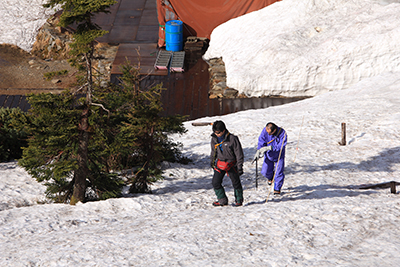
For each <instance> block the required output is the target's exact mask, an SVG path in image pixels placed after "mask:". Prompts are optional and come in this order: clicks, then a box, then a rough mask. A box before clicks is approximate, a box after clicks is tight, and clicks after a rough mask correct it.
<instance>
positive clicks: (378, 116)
mask: <svg viewBox="0 0 400 267" xmlns="http://www.w3.org/2000/svg"><path fill="white" fill-rule="evenodd" d="M286 1H289V0H284V1H282V3H285V2H286ZM24 2H26V3H28V1H19V4H23V3H24ZM300 2H304V3H309V4H311V3H317V4H322V3H329V2H332V1H300ZM300 2H299V3H300ZM348 2H349V3H352V2H354V1H348ZM4 3H9V4H10V6H11V5H13V4H15V3H16V2H15V1H7V0H6V1H4V0H3V1H1V2H0V7H1V8H0V11H2V10H4V7H5V5H4ZM363 3H365V5H368V4H367V2H365V1H364V2H363ZM391 6H392V8H398V7H397V4H392V5H391ZM26 7H27V8H28V7H29V8H32V10H35V8H34V7H33V6H32V5H27V6H26ZM6 8H7V7H6ZM376 8H378V6H376ZM378 9H379V8H378ZM371 11H373V10H371ZM389 13H390V12H388V15H387V17H388V18H390V17H391V16H395V15H394V14H389ZM260 14H261V13H260ZM338 14H340V13H338ZM286 15H287V16H288V17H287V18H286ZM280 19H281V21H282V22H284V21H286V19H288V20H289V19H290V17H289V14H287V13H282V14H281V15H280ZM341 19H343V20H346V19H347V18H341ZM265 20H266V21H267V20H268V18H265ZM338 20H339V18H338ZM328 21H329V20H327V22H328ZM376 21H377V22H378V21H379V20H376ZM379 22H380V23H379V24H386V25H388V27H392V26H390V25H389V24H391V23H394V21H393V20H390V19H389V20H386V16H382V17H381V20H380V21H379ZM266 23H267V22H266ZM396 23H397V22H396ZM24 25H25V24H24ZM392 28H393V27H392ZM1 30H2V32H1V33H2V35H0V42H1V41H2V40H4V39H3V37H2V36H4V35H3V33H4V28H3V29H1ZM26 32H28V31H26ZM243 34H244V33H243ZM16 36H18V35H16ZM14 38H16V39H18V38H17V37H14ZM242 38H243V39H246V38H247V37H246V36H245V35H243V37H242ZM11 39H12V38H11ZM16 39H15V40H14V41H17V40H16ZM19 41H21V42H22V43H25V41H22V40H19ZM293 41H294V42H295V41H296V40H293ZM26 43H29V41H27V42H26ZM293 49H294V50H295V49H296V46H294V48H293ZM287 55H288V56H289V54H287ZM352 55H353V56H354V55H355V54H349V55H348V56H349V58H350V59H351V56H352ZM280 57H281V59H282V60H283V61H285V56H284V55H280ZM356 59H357V60H358V58H354V60H356ZM299 63H301V62H299ZM250 74H252V72H249V76H250ZM304 75H305V74H304ZM346 77H347V76H346ZM305 78H306V77H300V76H299V79H305ZM285 81H286V80H285V79H282V84H283V83H285ZM322 81H324V79H322ZM349 87H350V88H349V89H346V90H338V91H333V92H328V93H325V94H320V95H318V96H316V97H314V98H311V99H306V100H302V101H299V102H294V103H290V104H286V105H282V106H276V107H271V108H267V109H260V110H248V111H243V112H238V113H234V114H230V115H226V116H221V117H212V118H201V119H198V120H196V122H212V121H214V120H216V119H222V120H223V121H225V123H226V124H227V127H228V129H229V130H230V131H231V132H232V133H234V134H236V135H238V137H239V138H240V140H241V142H242V145H243V148H244V153H245V160H246V162H245V165H244V171H245V173H244V175H243V176H242V183H243V186H244V197H245V206H243V207H238V208H236V207H231V206H227V207H217V208H216V207H213V206H212V205H211V203H212V201H214V200H215V196H214V192H213V190H212V186H211V178H212V170H211V169H210V168H209V166H208V164H209V153H210V144H209V142H210V134H211V128H210V127H209V126H206V127H194V126H192V125H191V123H192V122H190V121H189V122H186V123H185V127H187V129H188V132H187V133H186V134H184V135H182V136H179V135H175V136H173V138H174V139H175V140H178V141H181V142H182V143H183V144H184V150H183V152H184V155H185V156H188V157H190V158H191V159H193V163H192V164H189V165H179V164H165V173H164V180H163V181H159V182H157V183H155V184H154V185H153V186H152V189H153V192H154V194H151V195H142V194H138V195H126V197H124V198H119V199H110V200H107V201H99V202H90V203H85V204H81V203H80V204H78V205H76V206H70V205H65V204H51V203H47V204H37V203H46V200H45V199H44V190H45V188H44V186H43V185H41V184H38V183H37V182H36V181H35V180H34V179H33V178H32V177H30V176H29V175H28V174H27V173H26V172H25V171H24V170H23V169H21V168H20V167H18V166H17V165H16V163H15V162H10V163H1V164H0V266H13V267H14V266H324V267H325V266H400V251H399V250H400V230H399V222H400V200H399V194H390V191H389V189H388V188H385V189H369V190H361V189H358V188H359V186H360V185H363V184H375V183H383V182H389V181H392V180H395V181H397V182H400V180H399V179H400V178H399V177H400V171H399V170H400V168H399V167H400V160H399V159H400V130H399V120H400V94H399V93H398V92H399V88H400V72H393V73H391V72H386V73H382V74H379V75H376V76H374V77H371V78H365V79H362V80H361V81H360V82H357V83H355V84H354V85H353V86H350V85H349ZM268 121H273V122H275V123H277V124H278V125H279V126H281V127H283V128H284V129H285V130H286V131H287V133H288V138H289V143H288V147H287V152H286V180H285V183H284V186H283V195H282V196H279V197H275V196H273V195H269V192H270V191H269V190H270V189H271V188H270V187H269V186H268V185H267V183H266V181H265V179H262V178H261V177H259V178H260V181H259V187H258V189H256V188H255V176H256V169H255V165H254V164H253V165H252V164H251V163H250V162H251V160H252V157H253V155H254V153H255V147H256V142H257V137H258V135H259V133H260V132H261V130H262V128H263V127H264V126H265V124H266V123H267V122H268ZM342 122H345V123H346V124H347V144H346V145H345V146H340V145H338V142H339V141H340V140H341V128H340V125H341V123H342ZM258 171H259V170H258ZM224 185H225V188H226V190H227V194H228V197H229V199H230V201H231V202H232V201H233V190H232V187H231V184H230V181H229V179H228V178H225V182H224ZM399 189H400V188H399V186H398V187H397V190H399ZM267 197H268V201H266V200H267Z"/></svg>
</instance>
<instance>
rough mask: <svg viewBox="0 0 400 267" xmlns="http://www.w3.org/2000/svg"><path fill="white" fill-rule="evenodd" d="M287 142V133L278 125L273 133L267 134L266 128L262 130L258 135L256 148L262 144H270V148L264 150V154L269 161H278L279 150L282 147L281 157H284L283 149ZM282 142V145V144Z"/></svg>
mask: <svg viewBox="0 0 400 267" xmlns="http://www.w3.org/2000/svg"><path fill="white" fill-rule="evenodd" d="M286 143H287V135H286V132H285V130H283V129H282V128H280V127H278V128H277V129H276V132H275V134H273V135H269V134H268V133H267V130H266V128H265V127H264V129H263V130H262V132H261V134H260V136H259V137H258V146H257V149H260V148H262V147H263V146H272V150H269V151H267V152H266V156H267V157H268V159H269V160H271V161H274V162H276V161H278V157H279V152H280V150H281V148H282V153H281V159H284V158H285V150H286ZM282 144H283V146H282Z"/></svg>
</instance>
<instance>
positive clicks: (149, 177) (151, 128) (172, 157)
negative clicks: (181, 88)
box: [114, 63, 187, 193]
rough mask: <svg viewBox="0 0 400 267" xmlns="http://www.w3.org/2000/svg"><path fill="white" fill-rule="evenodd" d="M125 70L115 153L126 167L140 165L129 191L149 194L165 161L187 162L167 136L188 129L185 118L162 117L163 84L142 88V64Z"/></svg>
mask: <svg viewBox="0 0 400 267" xmlns="http://www.w3.org/2000/svg"><path fill="white" fill-rule="evenodd" d="M122 73H123V76H122V78H121V81H122V89H121V92H120V93H121V94H122V95H120V96H119V98H120V99H124V100H125V101H126V102H125V103H123V104H122V103H121V104H122V105H121V106H120V108H119V112H120V113H121V114H123V116H122V117H123V120H122V121H121V123H120V127H119V130H118V133H117V135H116V137H115V140H116V143H115V146H114V147H115V148H116V151H115V153H114V154H115V155H119V156H118V158H119V159H121V160H122V161H120V164H121V165H122V166H123V168H129V167H139V169H138V171H137V172H136V174H135V176H134V177H133V179H132V181H131V182H132V185H131V188H130V192H132V193H149V192H150V187H149V185H150V184H151V183H152V182H153V181H155V180H157V179H159V178H160V177H161V169H160V163H161V162H162V161H170V162H174V161H180V162H182V163H186V162H187V159H186V158H184V157H182V155H181V152H180V148H181V146H182V145H181V144H180V143H175V142H173V141H172V140H170V138H169V137H168V135H169V134H172V133H180V134H182V133H184V132H186V129H185V128H184V127H183V123H182V122H183V120H184V119H185V117H183V116H180V115H175V116H170V117H163V116H161V113H162V111H163V108H162V103H161V92H162V90H164V89H163V88H162V84H158V85H155V86H153V87H150V88H145V87H142V86H141V83H140V81H141V79H142V77H141V76H140V68H139V67H137V66H131V65H130V64H129V63H127V64H126V65H124V66H123V69H122Z"/></svg>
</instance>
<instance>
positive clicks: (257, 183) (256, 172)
mask: <svg viewBox="0 0 400 267" xmlns="http://www.w3.org/2000/svg"><path fill="white" fill-rule="evenodd" d="M257 163H258V157H257V159H256V189H257V188H258V166H257Z"/></svg>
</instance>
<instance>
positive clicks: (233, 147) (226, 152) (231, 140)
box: [211, 131, 244, 170]
mask: <svg viewBox="0 0 400 267" xmlns="http://www.w3.org/2000/svg"><path fill="white" fill-rule="evenodd" d="M228 133H229V132H228V131H227V133H226V135H227V136H226V137H225V140H224V142H223V143H222V150H221V148H220V147H219V146H218V147H217V149H215V145H216V144H218V139H217V136H216V135H215V134H214V133H213V134H212V135H211V161H213V159H214V157H215V152H216V153H217V157H216V158H217V159H219V160H221V161H226V162H232V161H235V160H236V167H237V169H238V170H243V161H244V155H243V149H242V145H241V144H240V141H239V138H238V137H237V136H236V135H233V134H231V133H229V134H228Z"/></svg>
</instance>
